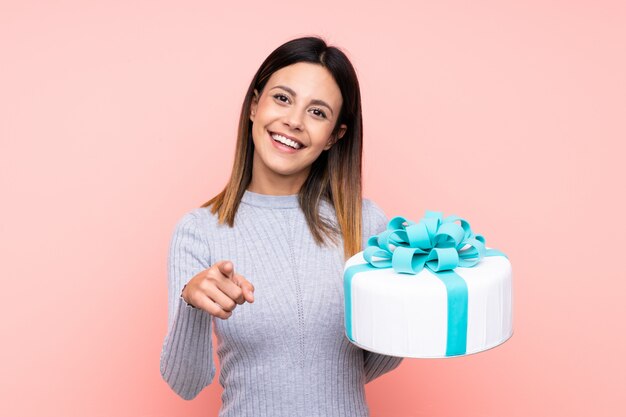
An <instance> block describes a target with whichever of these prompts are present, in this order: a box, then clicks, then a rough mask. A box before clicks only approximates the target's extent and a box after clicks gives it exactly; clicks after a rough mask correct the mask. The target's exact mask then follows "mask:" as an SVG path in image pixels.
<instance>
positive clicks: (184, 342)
mask: <svg viewBox="0 0 626 417" xmlns="http://www.w3.org/2000/svg"><path fill="white" fill-rule="evenodd" d="M200 215H201V214H200V213H199V212H198V210H197V209H195V210H193V211H191V212H189V213H187V214H185V215H184V216H183V217H182V218H181V219H180V220H179V222H178V223H177V224H176V227H175V229H174V233H173V236H172V239H171V241H170V249H169V258H168V330H167V335H166V336H165V340H164V342H163V348H162V351H161V365H160V367H161V376H162V377H163V379H164V380H165V381H166V382H167V384H168V385H169V386H170V387H171V388H172V390H174V392H176V394H178V395H179V396H180V397H182V398H184V399H185V400H191V399H193V398H194V397H195V396H197V395H198V393H200V391H201V390H202V389H203V388H204V387H206V386H207V385H209V384H210V383H211V382H212V381H213V377H214V376H215V364H214V363H213V345H212V338H211V328H212V323H211V318H212V317H211V315H210V314H209V313H207V312H206V311H204V310H201V309H197V308H195V307H192V306H190V305H188V304H187V303H186V302H185V300H183V298H182V297H181V292H182V289H183V287H184V285H185V284H186V283H187V282H188V281H189V280H190V279H191V278H192V277H194V276H195V275H196V274H197V273H199V272H201V271H203V270H205V269H207V268H209V267H210V256H209V246H208V243H207V241H206V235H205V234H206V227H202V223H201V220H202V219H201V218H200V217H199V216H200Z"/></svg>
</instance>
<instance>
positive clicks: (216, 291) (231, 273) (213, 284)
mask: <svg viewBox="0 0 626 417" xmlns="http://www.w3.org/2000/svg"><path fill="white" fill-rule="evenodd" d="M253 293H254V286H253V285H252V284H251V283H250V282H249V281H248V280H246V279H245V278H244V277H243V276H241V275H239V274H236V273H235V267H234V266H233V263H232V262H231V261H227V260H226V261H219V262H216V263H215V264H213V265H212V266H211V267H210V268H209V269H205V270H204V271H202V272H200V273H199V274H197V275H196V276H194V277H193V278H191V279H190V280H189V282H188V283H187V284H186V285H185V286H184V287H183V290H182V294H181V295H182V297H183V300H185V302H187V304H190V305H192V306H193V307H196V308H200V309H202V310H204V311H206V312H207V313H209V314H211V315H213V316H215V317H219V318H221V319H223V320H225V319H227V318H229V317H230V316H231V315H232V314H233V310H234V309H235V307H237V304H243V303H244V302H246V301H247V302H249V303H252V302H253V301H254V294H253Z"/></svg>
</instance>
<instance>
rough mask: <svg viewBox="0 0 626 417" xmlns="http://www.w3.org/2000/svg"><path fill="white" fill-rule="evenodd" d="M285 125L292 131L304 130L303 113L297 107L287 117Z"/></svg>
mask: <svg viewBox="0 0 626 417" xmlns="http://www.w3.org/2000/svg"><path fill="white" fill-rule="evenodd" d="M285 124H286V125H287V126H289V127H290V128H292V129H300V130H302V113H301V111H300V110H299V109H297V108H296V107H295V106H294V107H293V108H292V109H291V111H289V112H288V113H287V115H285Z"/></svg>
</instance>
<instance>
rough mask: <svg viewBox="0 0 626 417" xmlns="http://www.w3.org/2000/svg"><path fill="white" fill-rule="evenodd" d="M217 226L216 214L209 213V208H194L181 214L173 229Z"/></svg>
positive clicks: (204, 228)
mask: <svg viewBox="0 0 626 417" xmlns="http://www.w3.org/2000/svg"><path fill="white" fill-rule="evenodd" d="M217 225H218V221H217V213H215V214H213V213H211V208H210V207H194V208H192V209H188V210H187V211H185V212H183V214H181V215H180V216H179V217H178V219H177V221H176V226H175V229H177V230H178V229H183V228H187V229H203V230H206V229H207V228H209V229H210V228H215V227H217Z"/></svg>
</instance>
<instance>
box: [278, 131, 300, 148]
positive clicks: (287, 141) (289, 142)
mask: <svg viewBox="0 0 626 417" xmlns="http://www.w3.org/2000/svg"><path fill="white" fill-rule="evenodd" d="M272 138H273V139H275V140H277V141H278V142H280V143H283V144H285V145H287V146H291V147H292V148H295V149H300V148H301V146H300V144H299V143H298V142H294V141H293V140H291V139H288V138H286V137H284V136H281V135H278V134H276V133H272Z"/></svg>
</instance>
